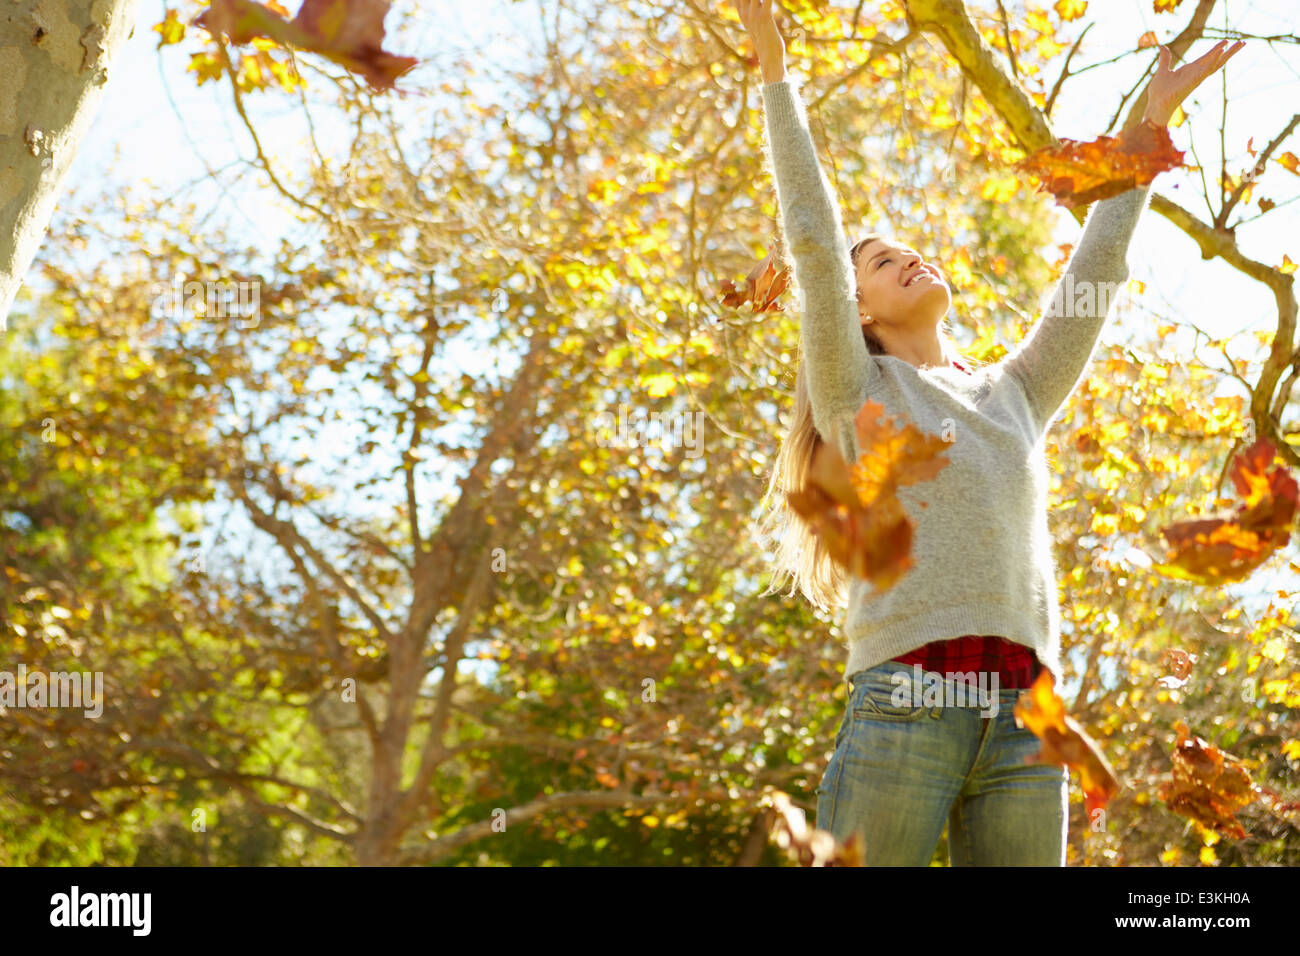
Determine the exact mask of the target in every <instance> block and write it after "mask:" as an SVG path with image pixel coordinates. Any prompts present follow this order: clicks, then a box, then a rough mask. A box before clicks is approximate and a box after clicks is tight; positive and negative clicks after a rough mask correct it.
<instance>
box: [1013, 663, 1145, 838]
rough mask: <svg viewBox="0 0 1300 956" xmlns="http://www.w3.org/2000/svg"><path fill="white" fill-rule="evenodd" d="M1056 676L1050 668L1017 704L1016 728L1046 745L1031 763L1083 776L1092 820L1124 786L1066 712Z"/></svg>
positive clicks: (1086, 803) (1086, 802)
mask: <svg viewBox="0 0 1300 956" xmlns="http://www.w3.org/2000/svg"><path fill="white" fill-rule="evenodd" d="M1053 684H1054V680H1053V678H1052V672H1051V671H1049V670H1048V669H1047V668H1046V667H1044V668H1043V670H1042V672H1041V673H1039V675H1038V678H1037V679H1036V680H1035V681H1034V683H1033V685H1032V686H1031V687H1030V688H1029V689H1028V690H1026V691H1025V692H1024V693H1023V694H1021V695H1020V699H1019V700H1017V701H1016V707H1015V711H1014V713H1015V717H1016V724H1017V725H1018V726H1021V727H1028V728H1029V729H1030V730H1031V731H1033V733H1034V735H1035V736H1036V737H1038V739H1039V740H1040V741H1042V747H1041V749H1040V750H1039V752H1038V753H1037V754H1036V755H1035V756H1033V757H1031V758H1030V760H1029V761H1027V762H1029V763H1055V764H1064V765H1065V766H1066V767H1068V768H1070V769H1072V770H1075V771H1077V772H1078V774H1079V782H1080V785H1081V786H1082V787H1083V797H1084V804H1085V808H1086V810H1087V813H1088V816H1089V817H1091V816H1092V813H1093V811H1094V810H1097V809H1100V808H1101V807H1104V806H1105V805H1106V804H1107V802H1108V801H1109V800H1110V798H1111V797H1113V796H1114V795H1115V794H1116V793H1118V792H1119V788H1120V783H1119V780H1118V779H1117V778H1116V776H1115V771H1114V770H1112V769H1111V766H1110V762H1109V761H1108V760H1107V759H1106V757H1105V755H1104V754H1103V753H1102V752H1101V748H1100V747H1098V746H1097V744H1096V743H1095V742H1094V741H1093V739H1092V738H1091V737H1089V736H1088V734H1087V733H1086V732H1085V731H1084V729H1083V727H1082V726H1080V724H1079V723H1078V722H1077V721H1076V720H1075V719H1074V718H1073V717H1071V716H1070V715H1069V714H1067V713H1066V712H1065V704H1064V703H1063V702H1062V701H1061V698H1059V697H1058V696H1056V691H1055V690H1053V686H1052V685H1053Z"/></svg>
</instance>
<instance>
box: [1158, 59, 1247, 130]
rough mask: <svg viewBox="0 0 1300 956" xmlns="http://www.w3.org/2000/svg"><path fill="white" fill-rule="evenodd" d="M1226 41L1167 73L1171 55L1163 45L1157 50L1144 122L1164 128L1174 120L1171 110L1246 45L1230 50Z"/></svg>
mask: <svg viewBox="0 0 1300 956" xmlns="http://www.w3.org/2000/svg"><path fill="white" fill-rule="evenodd" d="M1227 42H1228V41H1227V40H1220V41H1219V42H1218V43H1216V44H1214V46H1213V47H1212V48H1211V49H1210V51H1209V52H1208V53H1206V54H1205V55H1204V56H1202V57H1201V58H1200V59H1197V60H1193V61H1192V62H1191V63H1187V64H1184V65H1183V66H1180V67H1179V68H1178V69H1176V70H1170V69H1169V62H1170V60H1172V59H1173V54H1172V53H1170V52H1169V48H1168V47H1167V46H1164V45H1163V44H1162V45H1161V46H1160V62H1159V63H1158V64H1157V65H1156V73H1155V76H1153V77H1151V82H1150V83H1148V84H1147V106H1146V113H1145V114H1144V115H1143V117H1142V118H1143V119H1144V120H1148V121H1150V122H1152V123H1155V124H1157V125H1159V126H1165V125H1167V124H1168V123H1169V121H1170V120H1171V119H1173V116H1174V110H1176V109H1178V107H1179V106H1180V105H1182V102H1183V100H1185V99H1186V98H1187V96H1188V94H1189V93H1191V92H1192V90H1194V89H1196V88H1197V87H1198V86H1200V85H1201V82H1202V81H1203V80H1205V78H1206V77H1208V76H1210V75H1211V74H1212V73H1214V72H1215V71H1216V70H1218V69H1219V67H1221V66H1223V64H1225V63H1227V62H1228V58H1229V57H1230V56H1232V55H1233V54H1234V53H1236V52H1237V51H1238V50H1240V49H1241V48H1242V47H1243V46H1245V45H1246V41H1245V40H1238V41H1237V42H1236V43H1234V44H1233V45H1232V46H1231V47H1228V46H1226V45H1225V44H1227Z"/></svg>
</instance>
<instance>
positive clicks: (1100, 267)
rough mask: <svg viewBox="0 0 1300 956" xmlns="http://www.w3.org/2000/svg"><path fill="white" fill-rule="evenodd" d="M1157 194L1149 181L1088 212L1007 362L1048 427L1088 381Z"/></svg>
mask: <svg viewBox="0 0 1300 956" xmlns="http://www.w3.org/2000/svg"><path fill="white" fill-rule="evenodd" d="M1150 194H1151V187H1150V186H1149V185H1147V186H1141V187H1139V188H1137V189H1130V190H1129V191H1128V192H1125V193H1121V194H1120V195H1118V196H1112V197H1111V198H1110V199H1103V200H1101V201H1100V202H1098V203H1096V204H1095V205H1094V206H1093V207H1092V208H1091V209H1090V210H1088V218H1087V220H1086V221H1085V222H1084V227H1083V235H1082V236H1081V237H1080V238H1079V245H1078V248H1076V249H1075V250H1074V254H1073V255H1071V256H1070V262H1069V264H1068V265H1067V266H1066V268H1065V273H1064V274H1063V275H1062V276H1061V278H1060V281H1058V282H1057V284H1056V288H1055V289H1053V290H1052V296H1051V298H1050V299H1048V301H1047V305H1046V306H1045V307H1044V309H1043V312H1042V315H1041V316H1040V317H1039V319H1038V322H1037V323H1036V324H1035V325H1034V327H1033V328H1032V329H1031V330H1030V331H1029V333H1028V334H1026V335H1025V337H1024V339H1023V340H1021V342H1020V344H1019V345H1018V346H1017V347H1016V348H1014V349H1013V350H1012V351H1011V352H1010V354H1008V355H1007V357H1006V358H1005V359H1003V362H1004V364H1005V365H1006V368H1007V370H1008V371H1009V372H1011V373H1012V374H1013V375H1014V376H1015V377H1016V378H1017V379H1019V380H1020V383H1021V385H1022V386H1023V387H1024V390H1025V395H1026V397H1027V398H1028V399H1029V407H1030V409H1031V410H1032V411H1033V413H1034V417H1035V424H1036V425H1037V426H1038V427H1039V429H1040V430H1041V429H1046V428H1047V425H1048V424H1049V423H1050V422H1051V420H1052V419H1053V418H1055V417H1056V413H1057V412H1059V411H1060V409H1061V406H1062V405H1064V404H1065V402H1066V400H1067V399H1068V398H1069V397H1070V395H1071V393H1073V391H1074V389H1075V387H1076V386H1077V385H1078V384H1079V380H1080V379H1082V378H1083V374H1084V371H1085V370H1086V369H1087V366H1088V362H1089V360H1090V359H1091V358H1092V351H1093V349H1094V348H1096V345H1097V339H1098V338H1099V337H1100V335H1101V329H1102V326H1103V325H1105V324H1106V317H1107V316H1108V315H1109V313H1110V306H1111V304H1112V303H1113V302H1114V300H1115V298H1116V296H1117V294H1118V292H1119V290H1120V288H1121V287H1122V286H1123V284H1124V282H1125V281H1127V279H1128V275H1129V269H1128V258H1127V257H1128V246H1129V240H1130V239H1131V238H1132V236H1133V230H1134V229H1135V228H1136V226H1137V222H1138V219H1139V217H1141V215H1142V210H1143V209H1145V208H1146V204H1147V199H1148V198H1149V196H1150Z"/></svg>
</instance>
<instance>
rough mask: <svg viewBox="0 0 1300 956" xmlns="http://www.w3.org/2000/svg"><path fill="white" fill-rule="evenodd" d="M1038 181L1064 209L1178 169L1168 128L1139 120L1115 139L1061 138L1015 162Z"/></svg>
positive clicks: (1178, 159)
mask: <svg viewBox="0 0 1300 956" xmlns="http://www.w3.org/2000/svg"><path fill="white" fill-rule="evenodd" d="M1015 165H1016V167H1017V168H1018V169H1022V170H1024V171H1026V172H1028V173H1030V174H1031V175H1033V176H1034V177H1035V178H1037V179H1038V180H1039V182H1040V183H1041V184H1042V186H1043V187H1045V188H1046V189H1047V191H1048V192H1050V193H1051V194H1052V195H1053V196H1055V197H1056V200H1057V202H1059V203H1060V204H1061V205H1063V206H1065V207H1066V208H1067V209H1073V208H1074V207H1075V206H1080V205H1087V204H1088V203H1091V202H1094V201H1096V200H1099V199H1107V198H1109V197H1111V196H1117V195H1119V194H1120V193H1122V192H1127V191H1128V190H1130V189H1133V188H1135V187H1137V186H1145V185H1147V184H1148V183H1150V182H1151V181H1152V180H1153V179H1155V178H1156V176H1157V175H1158V174H1160V173H1162V172H1165V171H1166V170H1169V169H1174V168H1176V167H1178V166H1181V165H1183V154H1182V152H1181V151H1180V150H1177V149H1175V148H1174V143H1173V140H1171V139H1170V138H1169V130H1168V129H1167V128H1166V127H1164V126H1159V125H1157V124H1156V123H1152V122H1149V121H1145V120H1144V121H1143V122H1141V123H1139V124H1138V125H1136V126H1134V127H1133V128H1131V129H1129V130H1126V131H1125V132H1124V133H1122V134H1120V135H1119V136H1101V137H1099V138H1097V139H1094V140H1090V141H1088V142H1081V141H1079V140H1073V139H1062V140H1061V141H1060V145H1059V146H1045V147H1043V148H1042V149H1040V150H1037V151H1035V152H1033V153H1031V154H1030V155H1029V156H1027V157H1025V158H1024V159H1022V160H1021V161H1020V162H1018V163H1016V164H1015Z"/></svg>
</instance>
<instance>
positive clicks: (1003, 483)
mask: <svg viewBox="0 0 1300 956" xmlns="http://www.w3.org/2000/svg"><path fill="white" fill-rule="evenodd" d="M736 5H737V8H738V11H739V13H740V18H741V22H742V23H743V24H744V26H745V29H746V30H747V31H748V33H749V34H750V37H751V38H752V40H753V43H754V46H755V49H756V52H757V54H758V58H759V68H760V70H761V72H762V77H763V84H764V85H763V90H762V94H763V112H764V118H765V129H766V134H767V143H766V146H767V149H768V150H769V154H770V155H769V156H768V161H769V163H770V165H771V169H772V171H773V173H774V178H775V181H776V189H777V194H778V199H779V203H780V210H781V226H782V232H783V233H784V236H785V245H786V248H787V249H788V250H789V254H790V257H791V259H792V260H793V279H794V288H795V290H796V292H797V295H798V300H799V306H800V316H801V328H800V338H801V348H800V353H801V356H800V365H799V370H798V374H797V376H796V380H795V406H794V418H793V420H792V422H791V427H790V431H789V434H788V435H787V436H786V438H785V441H784V443H783V445H782V447H781V450H780V453H779V455H778V458H777V462H776V469H775V472H774V474H773V476H772V481H771V484H770V486H769V488H768V494H767V496H766V498H765V501H764V507H765V508H766V509H768V511H767V514H766V515H765V516H764V523H763V530H765V531H766V532H767V533H768V535H769V537H774V538H775V539H776V542H777V558H778V567H777V575H776V578H775V580H774V583H773V585H772V587H771V588H770V589H769V593H771V591H773V590H776V589H777V588H778V587H779V586H780V584H781V582H782V581H783V580H784V578H786V577H789V578H790V579H791V580H792V592H793V589H794V588H796V587H797V588H798V589H799V590H800V591H801V592H802V593H803V594H804V595H805V596H806V597H807V598H808V599H809V600H810V601H812V602H813V603H814V604H816V605H817V606H819V607H821V608H822V609H830V608H834V607H837V606H839V605H840V604H841V603H843V600H844V592H845V589H846V586H847V592H848V594H847V603H848V611H847V616H846V620H845V624H844V628H843V629H844V634H845V637H846V638H847V642H848V661H847V664H846V666H845V677H846V679H847V680H848V682H849V685H850V690H849V695H848V703H847V706H846V709H845V715H844V720H843V723H842V724H841V726H840V729H839V732H838V734H837V735H836V738H835V744H834V748H835V749H834V753H833V754H832V756H831V760H830V762H829V764H828V765H827V767H826V772H825V774H824V775H823V776H822V779H821V782H820V785H819V786H818V788H817V826H818V827H820V828H821V829H824V830H829V831H830V832H831V833H832V834H834V835H835V836H836V838H838V839H840V840H844V839H847V838H848V836H849V835H850V834H851V833H853V832H854V831H858V832H860V833H861V834H862V836H863V837H864V840H865V846H866V859H867V864H868V865H875V866H881V865H885V866H887V865H910V866H925V865H927V864H928V863H929V861H930V859H931V857H932V856H933V854H934V851H935V849H936V847H937V846H938V842H939V838H940V836H941V834H942V832H943V827H944V824H945V822H946V823H947V824H948V853H949V861H950V862H951V864H952V865H956V866H970V865H1039V866H1062V865H1064V863H1065V843H1066V832H1067V819H1068V818H1067V783H1068V777H1067V774H1066V772H1065V771H1064V770H1063V769H1062V768H1061V767H1059V766H1051V765H1043V764H1035V763H1026V758H1028V757H1030V756H1032V755H1033V754H1035V753H1036V752H1037V750H1038V741H1037V739H1036V738H1035V737H1034V735H1033V734H1032V733H1030V732H1029V731H1028V730H1024V729H1021V728H1018V727H1017V726H1016V723H1015V718H1014V716H1013V714H1012V707H1013V705H1014V703H1015V700H1016V698H1017V696H1018V695H1019V694H1020V692H1021V689H1022V688H1024V687H1027V686H1028V685H1029V684H1030V683H1031V682H1032V681H1033V679H1034V677H1035V676H1036V675H1037V673H1038V672H1039V670H1040V668H1043V667H1046V668H1047V669H1048V670H1050V671H1051V673H1052V675H1053V677H1054V678H1055V679H1056V683H1057V685H1058V686H1059V685H1060V683H1061V676H1062V675H1061V663H1060V640H1059V621H1060V609H1059V605H1058V600H1057V592H1056V573H1055V567H1054V564H1053V557H1052V550H1051V543H1052V539H1051V535H1050V534H1049V531H1048V525H1047V486H1048V477H1047V467H1046V460H1045V457H1044V445H1043V442H1044V437H1045V435H1046V432H1047V430H1048V428H1049V426H1050V425H1051V423H1052V422H1053V420H1054V419H1055V417H1056V415H1057V413H1058V412H1059V411H1060V409H1061V408H1062V406H1063V405H1064V404H1065V402H1066V400H1067V399H1068V398H1069V397H1070V394H1071V393H1072V392H1073V390H1074V388H1075V386H1076V384H1077V383H1078V381H1079V380H1080V378H1081V377H1082V376H1083V374H1084V372H1085V370H1086V368H1087V365H1088V363H1089V361H1090V359H1091V357H1092V352H1093V348H1094V347H1095V345H1096V342H1097V338H1098V336H1099V334H1100V332H1101V328H1102V326H1103V325H1104V324H1105V321H1106V316H1107V314H1108V311H1109V305H1110V297H1109V295H1106V294H1104V293H1106V292H1107V291H1113V290H1115V289H1118V288H1119V287H1120V286H1121V285H1122V284H1123V283H1124V282H1125V281H1126V280H1127V278H1128V271H1129V270H1128V264H1127V261H1126V255H1127V251H1128V245H1129V239H1130V237H1131V235H1132V233H1133V229H1134V228H1135V226H1136V225H1137V222H1138V219H1139V217H1140V216H1141V214H1142V211H1143V210H1144V209H1145V207H1146V204H1147V200H1148V196H1149V191H1150V189H1149V187H1141V188H1137V189H1132V190H1130V191H1128V192H1125V193H1123V194H1121V195H1118V196H1115V197H1113V198H1110V199H1107V200H1104V201H1101V202H1098V203H1097V204H1096V205H1095V206H1094V207H1093V208H1092V209H1091V210H1090V212H1089V215H1088V217H1087V220H1086V222H1085V226H1084V230H1083V235H1082V236H1081V237H1080V239H1079V242H1078V247H1077V248H1076V249H1075V251H1074V254H1073V255H1072V256H1071V258H1070V261H1069V264H1068V266H1067V267H1066V275H1064V276H1063V277H1062V279H1061V282H1062V283H1063V284H1065V283H1069V285H1065V287H1066V288H1070V289H1072V290H1073V291H1074V292H1076V293H1078V292H1080V291H1082V290H1085V289H1092V290H1093V291H1094V292H1095V293H1096V294H1095V295H1093V296H1092V297H1088V296H1075V297H1072V298H1071V301H1070V303H1069V306H1070V307H1069V308H1068V309H1065V310H1064V313H1063V312H1062V309H1061V308H1060V306H1061V302H1060V301H1059V297H1057V296H1054V297H1053V299H1052V300H1049V305H1048V306H1047V308H1046V309H1045V310H1044V312H1043V315H1042V316H1041V317H1040V319H1039V321H1038V323H1037V324H1036V325H1035V326H1034V328H1033V329H1032V330H1031V331H1030V332H1029V333H1028V335H1026V337H1025V339H1024V341H1023V342H1021V343H1020V344H1019V346H1018V347H1017V348H1015V349H1014V350H1012V351H1011V352H1010V353H1009V354H1008V355H1007V356H1006V357H1005V358H1004V359H1003V360H1002V361H1000V362H998V363H996V364H991V365H985V366H982V367H980V368H975V369H973V368H970V367H968V366H967V364H966V363H964V362H962V361H961V359H960V357H959V356H958V353H957V349H956V347H955V345H954V343H953V341H952V339H951V338H950V337H949V335H948V334H947V330H946V327H945V325H944V319H945V316H946V314H947V312H948V309H949V307H950V305H951V303H952V299H951V293H950V290H949V288H948V285H947V283H946V282H945V280H944V277H943V272H942V271H941V270H940V268H939V267H938V265H937V264H936V263H933V262H926V261H924V259H923V258H922V257H921V256H920V255H918V254H917V252H916V251H915V250H914V249H912V248H910V247H909V246H908V245H907V244H906V243H903V242H900V241H898V240H897V239H893V238H890V237H887V236H882V235H878V234H875V233H872V234H870V235H867V236H863V237H861V238H860V239H859V241H858V242H855V243H854V246H853V248H852V250H850V249H849V248H848V244H847V241H846V238H845V234H844V229H843V226H842V224H841V220H840V213H839V209H838V208H837V205H836V201H835V197H834V196H833V195H832V192H831V187H830V183H829V182H828V181H827V179H826V176H825V174H824V173H823V172H822V169H821V167H820V164H819V163H818V160H817V155H816V151H815V149H814V146H813V140H812V136H811V135H810V133H809V130H808V122H807V116H806V114H805V112H804V107H803V104H802V102H801V100H800V97H799V94H798V90H797V88H796V86H795V85H794V84H793V83H792V81H791V80H789V79H788V78H787V77H786V73H785V46H784V43H783V42H782V39H781V35H780V33H779V31H778V29H777V25H776V23H775V21H774V19H773V16H772V3H771V0H737V4H736ZM1241 45H1242V44H1241V43H1237V44H1235V45H1233V46H1231V47H1228V46H1227V45H1226V44H1225V43H1220V44H1217V45H1216V46H1215V47H1214V48H1213V49H1212V50H1210V51H1209V52H1208V53H1206V54H1205V55H1204V56H1202V57H1201V58H1200V59H1199V60H1197V61H1195V62H1194V63H1191V64H1188V65H1187V66H1184V67H1181V68H1180V69H1178V70H1176V71H1171V70H1170V69H1169V63H1170V59H1171V54H1170V52H1169V51H1168V50H1167V49H1165V48H1163V47H1162V48H1161V49H1160V62H1159V65H1158V67H1157V70H1156V73H1155V76H1154V77H1153V79H1152V80H1151V82H1150V85H1149V86H1148V88H1147V104H1146V113H1145V116H1144V117H1143V118H1144V119H1146V120H1150V121H1153V122H1155V123H1158V124H1161V125H1163V124H1166V123H1168V122H1169V119H1170V117H1171V116H1172V115H1173V111H1174V109H1175V108H1176V107H1177V106H1178V105H1179V104H1180V103H1181V102H1182V101H1183V99H1184V98H1185V97H1186V96H1187V95H1188V94H1189V93H1190V92H1191V91H1192V90H1193V89H1194V88H1195V87H1196V86H1197V84H1199V83H1200V82H1201V81H1202V80H1204V79H1205V78H1206V77H1207V76H1209V75H1210V74H1211V73H1213V72H1214V71H1215V70H1217V69H1218V68H1219V67H1220V66H1222V65H1223V63H1224V62H1226V60H1227V59H1228V57H1229V56H1231V55H1232V54H1233V53H1235V52H1236V51H1237V50H1238V49H1240V47H1241ZM1067 313H1068V314H1067ZM867 399H870V400H872V401H874V402H878V403H880V404H881V405H883V406H884V408H885V411H886V413H887V414H889V415H901V416H904V417H905V418H906V419H907V420H909V421H910V422H912V423H913V424H914V425H916V426H917V427H918V428H920V429H922V430H924V431H927V432H931V433H934V434H943V435H946V436H951V441H952V444H951V445H950V447H949V449H948V450H947V451H946V455H947V458H948V459H949V462H950V464H949V465H948V466H947V467H946V468H944V469H943V470H942V471H940V472H939V475H938V477H937V478H935V479H934V480H933V481H929V482H924V483H922V484H919V485H914V486H910V487H907V488H904V489H903V490H902V491H901V492H900V495H899V496H900V498H901V499H902V500H903V504H904V507H905V508H906V509H907V512H908V514H909V516H910V517H911V518H912V520H913V521H914V522H915V523H916V529H915V534H914V538H913V544H912V547H913V557H914V559H915V562H916V564H915V566H914V567H913V568H912V570H910V571H909V572H908V573H907V574H905V575H904V576H903V577H902V578H901V579H900V580H899V581H898V583H897V584H896V585H895V586H894V587H892V588H891V589H889V590H887V591H885V592H884V593H882V594H879V595H874V596H873V593H872V588H871V586H870V585H869V584H867V583H865V582H863V581H860V580H856V579H854V580H852V581H848V582H846V581H845V578H844V575H843V573H842V572H841V571H840V570H839V569H838V568H837V567H835V566H833V565H832V563H831V562H830V560H829V558H828V556H827V554H826V551H825V548H824V546H823V544H822V542H821V541H820V540H819V539H818V538H817V537H816V536H815V535H812V534H810V533H809V531H808V529H807V527H806V526H805V525H804V524H803V523H802V522H801V521H800V520H799V519H798V518H797V517H795V516H794V515H792V514H791V513H790V512H789V510H788V508H787V507H786V505H785V501H784V492H786V491H788V490H791V489H794V488H797V487H800V486H801V485H802V484H803V481H804V478H805V476H806V475H807V472H808V467H809V464H810V462H811V460H812V455H813V452H814V451H815V450H816V448H817V446H818V445H819V444H820V443H821V442H822V441H830V442H833V443H834V445H835V447H836V448H838V449H839V451H840V453H841V454H842V455H843V456H844V457H845V459H846V460H848V461H855V460H856V459H857V458H858V457H859V455H860V454H861V451H860V449H859V448H858V443H857V434H856V430H855V426H854V417H855V415H856V414H857V412H858V410H859V409H860V408H861V407H862V405H863V403H864V402H865V401H866V400H867ZM922 503H924V504H925V507H921V505H922Z"/></svg>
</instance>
